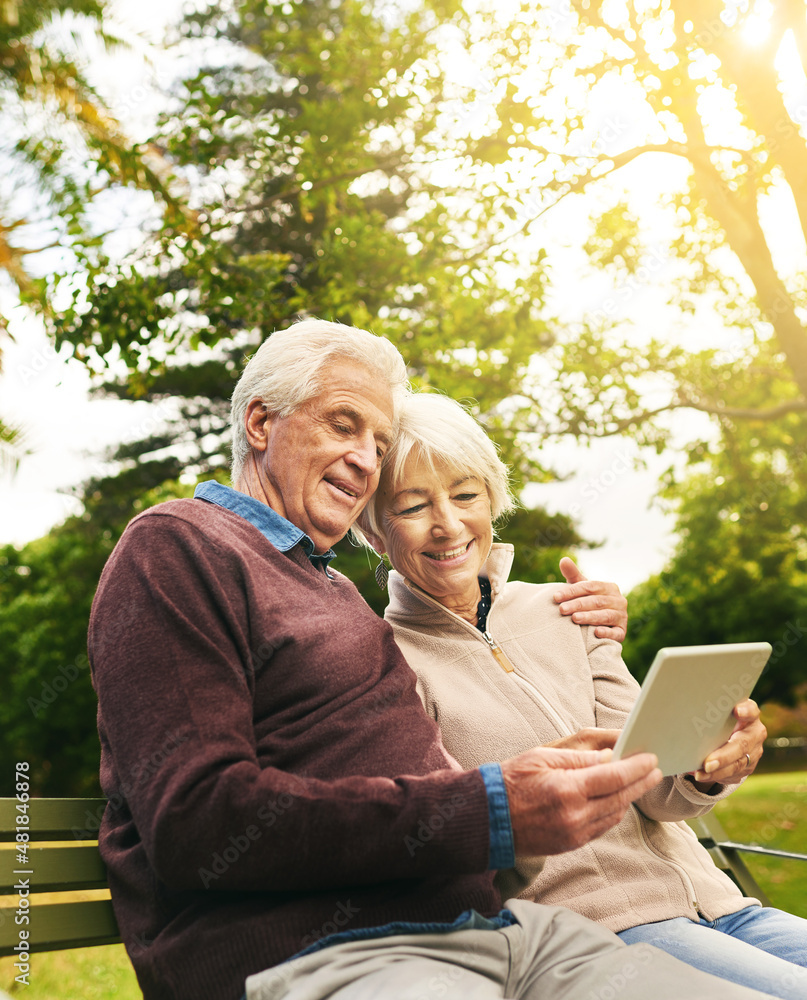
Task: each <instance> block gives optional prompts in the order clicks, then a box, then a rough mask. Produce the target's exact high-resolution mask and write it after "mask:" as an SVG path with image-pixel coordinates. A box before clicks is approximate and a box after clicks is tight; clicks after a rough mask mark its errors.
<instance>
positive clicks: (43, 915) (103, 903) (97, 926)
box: [0, 899, 120, 956]
mask: <svg viewBox="0 0 807 1000" xmlns="http://www.w3.org/2000/svg"><path fill="white" fill-rule="evenodd" d="M28 912H29V913H30V916H31V920H30V923H28V924H23V925H22V929H23V930H27V931H28V934H29V936H28V944H29V946H30V949H31V952H38V951H58V950H60V949H62V948H83V947H85V946H88V945H97V944H117V943H118V942H119V941H120V933H119V932H118V925H117V923H116V922H115V913H114V911H113V909H112V902H111V900H109V899H98V900H93V901H91V902H84V903H47V904H45V905H43V906H32V907H31V909H30V910H29V911H28ZM15 913H16V909H14V908H11V907H3V908H2V909H0V956H2V955H16V954H17V952H15V951H14V950H13V949H14V945H16V944H17V943H18V942H19V931H20V928H19V927H18V926H17V925H16V924H15V923H14V915H15Z"/></svg>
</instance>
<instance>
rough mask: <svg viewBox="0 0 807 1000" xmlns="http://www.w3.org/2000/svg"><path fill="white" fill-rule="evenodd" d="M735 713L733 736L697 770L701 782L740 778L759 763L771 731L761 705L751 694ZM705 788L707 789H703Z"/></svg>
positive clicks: (696, 774) (709, 782) (727, 782)
mask: <svg viewBox="0 0 807 1000" xmlns="http://www.w3.org/2000/svg"><path fill="white" fill-rule="evenodd" d="M732 714H733V715H734V717H735V719H736V720H737V724H736V726H735V727H734V729H733V730H732V733H731V736H729V738H728V740H727V741H726V742H725V743H724V744H723V746H722V747H718V748H717V750H713V751H712V752H711V753H710V754H709V756H708V757H707V758H706V760H705V761H704V762H703V768H702V770H700V771H696V772H695V781H696V783H698V784H699V785H701V784H712V783H714V782H721V783H723V784H731V783H733V782H735V781H740V780H741V779H742V778H747V777H748V775H749V774H752V773H753V772H754V769H755V768H756V766H757V764H758V763H759V759H760V757H761V756H762V744H763V743H764V742H765V737H766V736H767V735H768V730H767V729H766V728H765V726H764V725H763V723H762V721H761V720H760V718H759V706H758V705H757V703H756V702H755V701H752V700H751V698H747V699H746V700H745V701H741V702H740V703H739V705H735V706H734V708H733V710H732ZM746 754H747V755H748V756H747V757H746ZM706 790H708V789H702V791H706Z"/></svg>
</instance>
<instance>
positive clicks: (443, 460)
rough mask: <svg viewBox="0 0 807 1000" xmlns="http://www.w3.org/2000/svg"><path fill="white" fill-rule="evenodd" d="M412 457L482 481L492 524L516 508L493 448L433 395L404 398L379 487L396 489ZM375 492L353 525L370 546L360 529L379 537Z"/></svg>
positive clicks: (460, 411) (465, 417)
mask: <svg viewBox="0 0 807 1000" xmlns="http://www.w3.org/2000/svg"><path fill="white" fill-rule="evenodd" d="M413 454H415V455H417V456H418V457H419V458H421V459H422V460H423V461H424V462H425V463H426V465H427V467H428V468H429V469H430V470H431V471H432V472H436V471H437V468H438V466H439V467H440V468H448V469H449V470H450V472H451V473H456V474H457V475H458V476H467V475H472V476H476V477H477V478H478V479H481V480H482V481H483V482H484V484H485V486H486V488H487V491H488V497H489V498H490V510H491V517H492V519H493V521H497V520H498V519H499V518H500V517H502V515H504V514H507V513H509V512H510V511H512V510H513V509H514V508H515V506H516V501H515V498H514V497H513V494H512V492H511V490H510V475H509V472H508V469H507V466H506V465H505V464H504V462H503V461H502V460H501V459H500V458H499V455H498V452H497V450H496V445H495V444H494V443H493V442H492V441H491V439H490V438H489V437H488V436H487V434H486V433H485V431H484V430H483V429H482V427H480V425H479V424H478V423H477V422H476V420H474V418H473V417H472V416H471V414H470V413H469V412H468V410H467V409H466V408H465V407H464V406H463V405H462V404H461V403H458V402H456V401H455V400H453V399H451V398H449V397H448V396H444V395H442V394H441V393H437V392H415V393H409V394H408V395H407V396H406V398H405V399H404V401H403V404H402V406H401V409H400V411H399V416H398V433H397V435H396V437H395V440H394V442H393V445H392V447H391V448H390V449H389V451H388V452H387V454H386V456H385V458H384V468H383V470H382V472H381V484H384V483H392V484H394V485H396V486H397V485H398V484H399V482H400V480H401V477H402V475H403V469H404V465H405V464H406V461H407V459H408V458H409V457H410V455H413ZM381 484H379V489H378V490H376V492H375V493H374V495H373V496H372V497H371V498H370V501H369V503H368V504H367V506H366V507H365V509H364V511H363V512H362V514H361V517H360V518H359V521H358V524H357V525H354V526H353V534H354V536H355V537H356V538H357V539H358V540H359V541H360V542H363V543H364V544H365V545H369V544H370V543H369V542H368V540H367V538H366V537H365V535H364V534H363V532H362V530H361V529H362V528H364V529H366V530H367V531H370V532H372V533H373V534H375V535H383V534H384V532H383V529H382V521H381V515H382V510H381V499H380V497H381V488H380V485H381Z"/></svg>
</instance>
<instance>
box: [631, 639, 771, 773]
mask: <svg viewBox="0 0 807 1000" xmlns="http://www.w3.org/2000/svg"><path fill="white" fill-rule="evenodd" d="M770 655H771V645H770V643H768V642H734V643H726V644H725V645H719V646H669V647H667V648H665V649H660V650H659V651H658V653H657V654H656V658H655V660H653V665H652V666H651V667H650V670H649V671H648V674H647V677H645V680H644V684H642V690H641V691H640V692H639V697H638V698H637V700H636V704H635V705H634V706H633V709H632V711H631V713H630V715H629V716H628V718H627V721H626V722H625V728H624V729H623V730H622V734H621V735H620V737H619V739H618V740H617V744H616V746H615V747H614V755H613V760H619V759H620V758H621V757H628V756H629V755H630V754H632V753H640V752H642V751H648V752H650V753H654V754H656V756H657V757H658V766H659V767H660V768H661V770H662V772H663V773H664V774H665V775H667V774H681V773H684V772H687V771H697V770H699V769H700V768H701V766H702V765H703V761H704V759H705V758H706V756H707V755H708V754H710V753H711V752H712V751H713V750H717V748H718V747H719V746H722V745H723V744H724V743H725V742H726V740H727V739H728V737H729V736H730V735H731V731H732V730H733V729H734V726H735V723H736V722H737V720H736V719H735V718H734V716H733V715H732V714H731V712H732V709H733V708H734V706H735V705H736V704H737V702H740V701H744V700H745V699H746V698H747V697H748V696H749V695H750V694H751V691H752V690H753V688H754V685H755V684H756V682H757V680H758V678H759V675H760V674H761V673H762V671H763V669H764V668H765V664H766V663H767V662H768V657H769V656H770Z"/></svg>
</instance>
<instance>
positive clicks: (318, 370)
mask: <svg viewBox="0 0 807 1000" xmlns="http://www.w3.org/2000/svg"><path fill="white" fill-rule="evenodd" d="M342 359H348V360H350V361H355V362H356V364H359V365H363V366H364V367H365V368H368V369H369V370H370V371H371V372H373V373H375V374H377V375H378V378H379V380H380V381H381V382H382V384H384V385H386V386H387V388H388V389H389V391H390V394H391V396H392V406H393V414H394V419H393V429H394V427H395V424H396V422H397V415H398V411H399V409H400V406H401V403H402V401H403V398H404V396H405V395H406V393H407V391H408V388H409V382H408V379H407V374H406V363H405V362H404V359H403V358H402V357H401V353H400V351H399V350H398V349H397V347H395V346H394V345H393V344H392V343H391V342H390V341H389V340H387V339H386V338H384V337H378V336H376V335H375V334H373V333H368V331H367V330H360V329H358V328H357V327H355V326H345V325H344V324H342V323H330V322H328V321H327V320H323V319H305V320H301V321H300V322H299V323H295V324H293V325H292V326H290V327H288V328H287V329H285V330H277V331H276V332H275V333H273V334H272V335H271V336H270V337H269V339H268V340H265V341H264V342H263V343H262V344H261V346H260V347H259V348H258V350H257V351H256V352H255V354H253V356H252V357H251V358H250V360H249V363H248V364H247V366H246V368H245V369H244V371H243V374H242V375H241V378H240V379H239V380H238V383H237V385H236V387H235V390H234V392H233V397H232V406H231V409H230V420H231V423H232V434H233V450H232V463H231V479H232V482H233V483H236V482H237V481H238V479H239V478H240V477H241V474H242V472H243V469H244V465H245V463H246V461H247V459H248V457H249V452H250V445H249V442H248V441H247V435H246V428H245V426H244V419H245V417H246V412H247V406H248V405H249V404H250V402H252V400H253V399H260V400H261V401H262V402H263V403H265V404H266V408H267V410H268V412H269V413H272V414H276V415H278V416H280V417H288V416H291V414H292V413H294V412H295V411H296V410H299V409H300V407H301V406H303V405H305V403H307V402H308V400H310V399H313V398H314V396H317V395H318V394H319V393H320V392H322V391H323V389H324V388H325V383H326V380H327V377H328V368H329V367H330V365H332V364H333V363H335V362H337V361H339V360H342Z"/></svg>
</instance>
